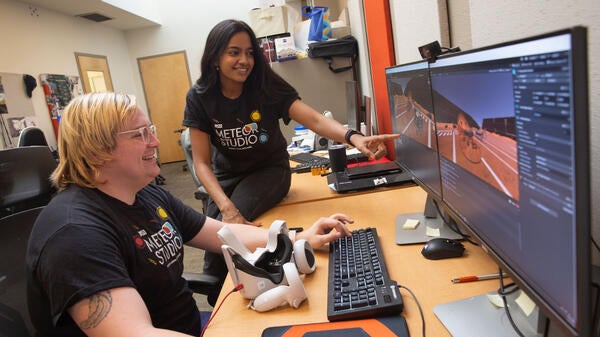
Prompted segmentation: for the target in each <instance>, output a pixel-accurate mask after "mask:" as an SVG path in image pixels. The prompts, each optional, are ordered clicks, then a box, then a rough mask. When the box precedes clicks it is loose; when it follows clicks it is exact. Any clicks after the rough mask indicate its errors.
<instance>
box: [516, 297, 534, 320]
mask: <svg viewBox="0 0 600 337" xmlns="http://www.w3.org/2000/svg"><path fill="white" fill-rule="evenodd" d="M515 303H517V304H518V305H519V308H521V310H523V312H524V313H525V315H527V316H529V315H531V313H532V312H533V309H535V303H534V302H533V301H532V300H531V298H529V296H527V295H525V293H524V292H522V291H521V294H520V295H519V297H517V299H516V300H515Z"/></svg>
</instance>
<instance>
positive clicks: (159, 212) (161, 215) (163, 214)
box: [156, 206, 169, 220]
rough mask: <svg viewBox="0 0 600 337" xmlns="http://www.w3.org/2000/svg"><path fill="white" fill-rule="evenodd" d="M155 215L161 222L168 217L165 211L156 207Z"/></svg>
mask: <svg viewBox="0 0 600 337" xmlns="http://www.w3.org/2000/svg"><path fill="white" fill-rule="evenodd" d="M156 215H158V217H159V218H161V219H163V220H166V219H167V218H168V217H169V215H168V214H167V211H165V209H164V208H162V207H160V206H158V207H156Z"/></svg>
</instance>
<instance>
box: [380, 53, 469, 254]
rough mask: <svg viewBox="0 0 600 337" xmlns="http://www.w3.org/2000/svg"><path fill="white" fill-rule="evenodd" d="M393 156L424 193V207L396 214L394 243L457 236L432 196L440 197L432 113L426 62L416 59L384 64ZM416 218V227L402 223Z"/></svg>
mask: <svg viewBox="0 0 600 337" xmlns="http://www.w3.org/2000/svg"><path fill="white" fill-rule="evenodd" d="M385 74H386V81H387V87H388V97H389V107H390V120H391V122H392V131H393V133H395V134H399V135H400V137H399V138H396V139H395V140H394V152H395V160H396V162H397V163H398V164H400V166H402V168H404V169H405V170H406V171H407V172H409V173H410V174H411V175H412V177H413V180H414V181H415V182H417V184H419V185H420V186H421V187H422V188H423V189H424V190H425V191H426V192H427V194H428V198H427V201H426V203H425V205H424V211H423V212H419V213H408V214H398V215H397V216H396V219H395V221H396V243H398V244H412V243H422V242H426V241H428V240H429V239H431V238H432V237H436V236H435V235H427V234H437V235H439V236H442V237H445V238H460V237H461V236H460V235H459V234H458V233H456V232H454V231H453V230H452V229H451V227H449V226H448V225H447V224H445V223H444V221H443V220H442V219H443V218H442V216H440V215H439V214H438V210H437V208H436V207H435V204H434V203H435V202H436V201H435V200H441V199H442V192H441V182H440V168H439V158H438V145H437V137H436V129H435V116H434V111H433V102H432V97H431V94H432V93H431V85H430V82H429V64H428V62H427V61H419V62H413V63H408V64H402V65H396V66H393V67H389V68H386V70H385ZM410 220H417V221H419V224H418V225H417V227H416V228H410V227H409V228H405V226H404V224H405V223H406V222H407V221H410Z"/></svg>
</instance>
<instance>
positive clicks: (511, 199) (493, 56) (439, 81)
mask: <svg viewBox="0 0 600 337" xmlns="http://www.w3.org/2000/svg"><path fill="white" fill-rule="evenodd" d="M571 38H572V36H571V35H570V34H568V33H565V34H562V35H558V36H550V37H546V38H542V39H535V40H530V41H525V42H522V43H518V44H510V45H504V46H500V47H496V48H491V49H483V50H480V51H476V52H472V53H465V54H461V55H456V56H454V57H448V58H442V59H438V60H437V61H436V62H435V63H432V64H430V76H431V84H432V89H433V102H434V111H435V121H436V125H437V136H438V147H439V153H440V167H441V176H442V191H443V201H444V203H445V204H446V205H447V207H449V208H450V209H451V210H452V211H453V212H454V213H455V214H456V216H458V217H459V218H460V220H462V221H463V222H464V223H465V224H467V225H468V226H469V227H470V228H471V229H472V230H473V231H474V232H475V233H476V234H477V235H478V236H479V237H480V238H481V239H482V241H483V242H485V243H486V245H487V246H489V247H490V248H492V250H493V251H495V252H496V253H497V254H496V255H497V256H499V257H500V258H501V259H503V260H504V262H505V263H506V264H507V265H509V266H510V267H511V268H512V269H513V270H514V271H515V272H516V273H518V275H520V277H521V278H522V279H523V280H524V281H525V283H526V284H528V285H529V286H530V287H531V288H532V289H534V291H535V292H537V293H538V295H539V297H540V298H542V299H544V300H545V301H547V302H548V303H549V305H550V306H551V308H553V309H554V310H556V311H557V313H558V315H560V316H561V317H562V318H563V319H564V320H565V321H566V322H568V324H570V325H572V326H576V324H577V322H576V320H577V317H578V312H577V310H578V308H577V301H578V296H577V261H578V260H577V256H576V255H577V249H576V228H577V224H576V221H577V218H576V213H575V206H576V204H575V203H576V190H575V173H574V171H575V167H576V165H578V164H582V165H586V163H577V162H576V161H575V159H576V157H575V151H576V148H575V146H574V136H575V135H574V114H575V113H576V111H574V108H573V100H574V95H575V93H574V87H573V82H572V78H573V76H572V75H573V73H572V72H573V69H572V63H573V61H574V60H573V59H572V51H571ZM584 113H587V111H584ZM586 134H587V133H586Z"/></svg>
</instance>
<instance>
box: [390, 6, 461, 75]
mask: <svg viewBox="0 0 600 337" xmlns="http://www.w3.org/2000/svg"><path fill="white" fill-rule="evenodd" d="M440 12H441V13H440ZM390 15H391V21H392V34H393V36H394V54H395V56H396V64H402V63H408V62H413V61H418V60H420V59H421V55H420V54H419V50H418V49H417V48H418V47H419V46H422V45H425V44H428V43H429V42H433V41H436V40H437V41H439V42H440V44H441V45H442V46H443V47H450V46H449V45H448V31H447V29H448V24H447V21H446V18H447V15H446V13H445V1H443V2H442V3H440V1H439V0H421V1H407V0H390Z"/></svg>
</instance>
